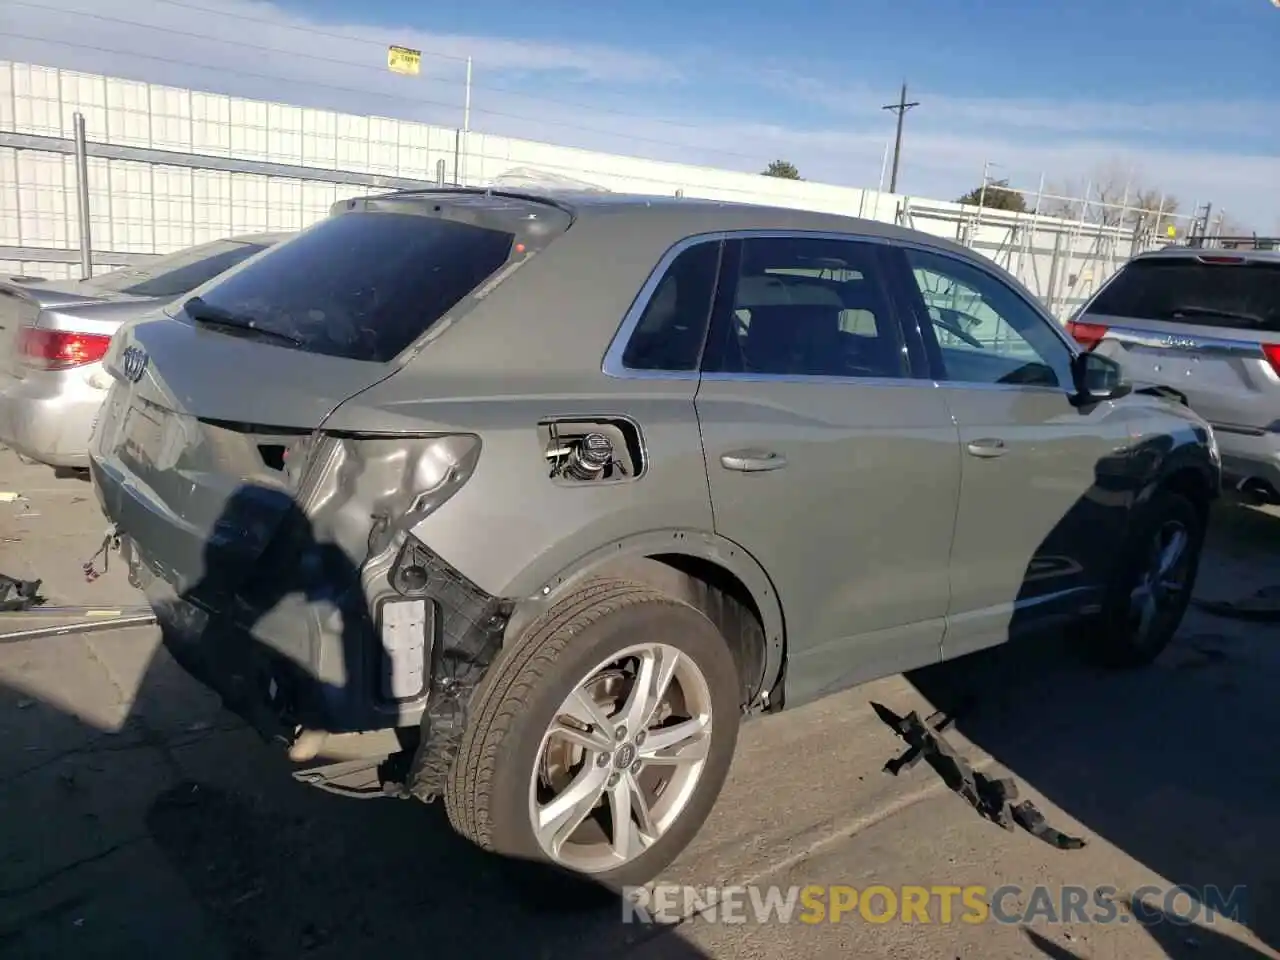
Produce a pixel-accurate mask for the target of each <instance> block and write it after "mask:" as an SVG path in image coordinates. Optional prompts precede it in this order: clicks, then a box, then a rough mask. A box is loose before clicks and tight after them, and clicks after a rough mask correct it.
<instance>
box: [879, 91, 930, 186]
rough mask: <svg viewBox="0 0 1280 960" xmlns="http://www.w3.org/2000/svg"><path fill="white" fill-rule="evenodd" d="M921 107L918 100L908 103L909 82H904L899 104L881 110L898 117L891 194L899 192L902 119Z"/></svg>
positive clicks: (889, 104) (890, 180)
mask: <svg viewBox="0 0 1280 960" xmlns="http://www.w3.org/2000/svg"><path fill="white" fill-rule="evenodd" d="M918 106H920V101H918V100H916V101H914V102H912V103H908V102H907V81H905V80H903V81H902V93H900V94H899V95H898V102H897V103H888V104H885V105H884V106H883V107H881V108H880V109H881V110H892V111H893V112H894V113H896V114H897V115H898V134H897V136H896V137H895V138H894V141H893V173H892V174H891V175H890V176H889V192H890V193H897V192H898V157H899V156H900V155H901V153H902V118H903V117H905V116H906V115H907V111H908V110H910V109H911V108H912V107H918ZM882 176H883V174H882Z"/></svg>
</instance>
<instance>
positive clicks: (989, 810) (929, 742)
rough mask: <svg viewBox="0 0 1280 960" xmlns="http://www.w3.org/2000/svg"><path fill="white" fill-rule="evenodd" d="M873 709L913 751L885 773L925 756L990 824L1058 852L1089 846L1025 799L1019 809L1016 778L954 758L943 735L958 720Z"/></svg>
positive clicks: (892, 762)
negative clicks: (994, 775)
mask: <svg viewBox="0 0 1280 960" xmlns="http://www.w3.org/2000/svg"><path fill="white" fill-rule="evenodd" d="M871 709H873V710H874V711H875V712H876V716H878V717H879V718H880V719H881V720H883V721H884V722H885V724H886V725H887V726H888V727H889V728H890V729H891V730H893V732H894V733H896V734H897V735H898V736H899V737H901V738H902V739H903V740H905V741H906V742H907V744H908V745H909V747H910V749H908V750H907V752H906V753H904V754H903V755H902V756H901V757H899V758H897V759H896V760H890V761H889V763H887V764H885V770H886V771H888V772H889V773H892V774H894V775H895V776H896V775H897V774H898V773H899V772H900V771H901V770H905V769H908V768H910V767H912V766H914V765H915V763H916V761H917V760H919V759H920V758H922V757H923V758H924V760H925V761H926V762H927V763H928V764H929V766H931V767H932V768H933V769H934V770H935V771H936V772H937V774H938V776H940V777H942V780H943V782H944V783H946V785H947V786H948V787H950V788H951V789H952V790H953V791H955V792H956V793H958V794H960V796H962V797H964V799H965V800H966V801H968V803H969V805H970V806H972V807H973V808H974V809H975V810H977V811H978V813H979V814H981V815H982V816H983V817H985V818H986V819H988V820H990V821H991V822H992V823H995V824H999V825H1000V826H1002V827H1004V828H1005V829H1006V830H1012V829H1013V827H1014V824H1017V825H1018V826H1020V827H1022V829H1024V830H1026V831H1027V832H1028V833H1030V834H1031V835H1032V836H1033V837H1037V838H1039V839H1040V840H1043V841H1044V842H1045V843H1047V844H1049V845H1050V846H1053V847H1057V848H1058V849H1059V850H1078V849H1080V848H1081V847H1083V846H1084V845H1085V842H1084V840H1083V839H1082V838H1080V837H1072V836H1069V835H1067V834H1065V833H1063V832H1062V831H1061V830H1056V829H1054V828H1053V827H1051V826H1049V824H1048V823H1047V822H1046V821H1045V819H1044V815H1043V814H1042V813H1041V812H1040V811H1039V810H1038V809H1037V808H1036V805H1035V804H1034V803H1032V802H1031V801H1030V800H1023V801H1022V802H1021V803H1019V804H1017V805H1016V806H1015V805H1014V803H1013V801H1015V800H1017V799H1018V785H1017V784H1016V783H1014V781H1013V780H1012V779H1008V778H1006V779H1002V780H996V779H994V778H992V777H988V776H986V775H985V774H983V773H981V772H980V771H975V770H974V769H973V767H971V766H970V765H969V762H968V761H967V760H965V759H964V757H962V756H960V754H958V753H956V752H955V750H954V749H953V748H952V746H951V745H950V744H949V743H947V741H946V740H944V739H943V738H942V735H941V731H942V730H944V729H946V727H947V726H949V725H950V724H951V723H952V722H953V720H954V717H949V716H946V715H945V714H940V713H935V714H933V715H932V716H930V717H929V720H928V721H925V720H921V719H920V715H919V714H918V713H916V712H914V711H912V712H911V713H909V714H907V715H906V716H905V717H900V716H898V715H897V714H896V713H894V712H893V711H892V710H890V709H889V708H888V707H886V706H884V705H883V704H880V703H875V702H873V703H872V704H871Z"/></svg>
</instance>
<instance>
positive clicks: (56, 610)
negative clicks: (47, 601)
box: [0, 604, 151, 623]
mask: <svg viewBox="0 0 1280 960" xmlns="http://www.w3.org/2000/svg"><path fill="white" fill-rule="evenodd" d="M150 612H151V608H150V607H148V606H146V605H137V604H133V605H129V606H120V607H108V606H92V607H88V606H79V607H73V606H67V607H50V606H38V607H28V608H27V609H25V610H4V611H0V623H4V622H5V618H6V617H62V618H67V617H92V618H94V619H95V620H96V619H98V618H99V617H136V616H141V615H143V614H148V613H150Z"/></svg>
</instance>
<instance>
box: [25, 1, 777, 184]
mask: <svg viewBox="0 0 1280 960" xmlns="http://www.w3.org/2000/svg"><path fill="white" fill-rule="evenodd" d="M28 6H31V4H28ZM80 15H81V16H95V17H96V16H97V15H96V14H85V13H81V14H80ZM147 26H148V29H154V30H159V31H161V32H168V33H176V34H177V35H180V36H181V35H184V34H182V32H181V31H174V30H171V29H169V28H167V27H150V26H149V25H147ZM4 36H6V37H9V38H12V39H16V40H28V41H31V42H34V43H47V44H51V45H53V46H61V47H72V48H76V49H80V50H90V51H93V52H95V53H109V54H114V55H116V56H122V57H133V58H136V59H142V60H153V61H155V62H157V63H168V64H172V65H174V66H180V67H186V68H187V69H192V68H194V69H197V70H209V71H212V72H215V73H222V74H231V75H233V76H239V77H247V78H252V79H257V80H268V81H271V82H273V83H294V84H301V85H305V86H307V87H309V88H319V89H323V90H333V91H335V92H338V93H346V94H354V95H356V96H361V97H381V98H384V99H388V100H396V101H401V102H403V103H410V104H414V105H415V106H423V105H426V106H435V107H444V108H447V109H450V110H457V109H460V104H457V103H447V102H444V101H440V100H429V99H426V98H423V97H411V96H408V95H406V94H395V93H387V92H383V91H378V90H361V89H358V88H355V87H343V86H338V85H337V84H332V83H321V82H318V81H314V80H301V79H293V78H289V77H282V76H279V75H274V74H266V73H257V72H255V71H251V70H241V69H229V68H227V67H225V66H215V65H213V64H207V63H196V62H194V61H192V60H188V59H181V60H180V59H177V58H174V57H162V56H159V55H158V54H153V53H140V52H138V51H135V50H120V49H116V48H113V47H103V46H99V45H97V44H91V43H78V42H76V41H74V40H61V39H55V38H52V37H33V36H30V35H28V34H20V33H6V34H4ZM199 39H202V40H209V39H213V38H208V37H199ZM215 42H218V43H226V44H232V45H240V46H243V45H241V44H238V43H237V41H232V40H215ZM250 49H259V50H267V51H269V52H273V53H285V52H287V51H281V50H271V49H270V48H252V47H251V48H250ZM296 55H297V56H302V57H304V58H305V57H306V55H305V54H296ZM344 62H345V61H344ZM352 65H353V66H358V65H356V64H352ZM250 99H252V98H250ZM472 110H473V111H474V112H476V113H483V114H488V115H489V116H492V117H503V118H505V119H508V120H519V121H522V122H526V123H537V124H543V125H547V126H555V127H564V128H566V129H570V130H578V131H581V132H584V133H595V134H598V135H601V136H607V137H616V138H618V139H621V140H630V141H634V142H637V143H652V144H655V145H658V146H664V147H678V148H680V149H685V150H699V151H701V152H704V153H708V154H714V155H718V156H724V157H734V158H735V159H738V160H747V161H750V162H751V163H753V164H759V163H761V162H762V161H761V159H760V157H759V156H752V155H750V154H745V153H738V152H736V151H732V150H724V149H721V148H717V147H703V146H700V145H698V144H692V143H681V142H679V141H675V140H662V139H659V138H656V137H643V136H637V135H635V134H629V133H619V132H618V131H615V130H604V129H601V128H599V127H589V126H584V125H582V124H577V123H571V122H569V121H565V120H551V119H547V118H545V117H529V116H524V115H522V114H518V113H510V112H507V111H504V110H493V109H490V108H487V107H482V106H472ZM631 119H637V120H638V119H647V118H641V117H636V116H631Z"/></svg>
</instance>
